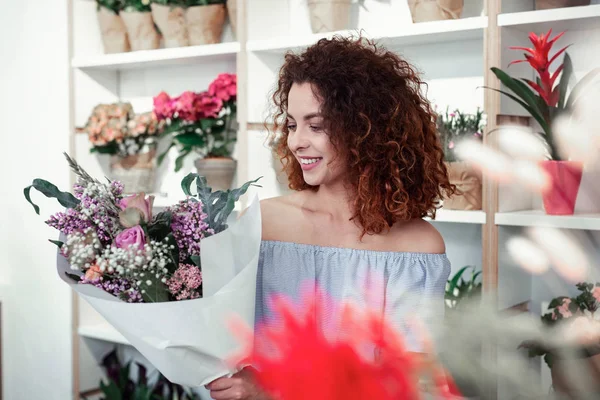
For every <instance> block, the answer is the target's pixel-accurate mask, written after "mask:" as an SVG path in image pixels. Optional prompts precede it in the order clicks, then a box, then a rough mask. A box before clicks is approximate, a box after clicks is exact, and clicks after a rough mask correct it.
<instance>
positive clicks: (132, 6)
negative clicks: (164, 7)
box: [121, 0, 152, 12]
mask: <svg viewBox="0 0 600 400" xmlns="http://www.w3.org/2000/svg"><path fill="white" fill-rule="evenodd" d="M121 1H122V2H123V11H125V12H150V11H152V8H151V7H150V0H121Z"/></svg>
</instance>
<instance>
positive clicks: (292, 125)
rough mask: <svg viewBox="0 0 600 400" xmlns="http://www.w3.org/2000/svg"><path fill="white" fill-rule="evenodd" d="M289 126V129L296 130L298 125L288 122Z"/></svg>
mask: <svg viewBox="0 0 600 400" xmlns="http://www.w3.org/2000/svg"><path fill="white" fill-rule="evenodd" d="M287 128H288V131H294V130H296V125H294V124H288V126H287Z"/></svg>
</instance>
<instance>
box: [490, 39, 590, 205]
mask: <svg viewBox="0 0 600 400" xmlns="http://www.w3.org/2000/svg"><path fill="white" fill-rule="evenodd" d="M551 33H552V29H550V30H549V31H548V33H546V34H541V35H539V36H538V35H536V34H535V33H533V32H532V33H530V34H529V39H530V40H531V42H532V43H533V48H525V47H514V46H513V47H510V48H511V49H518V50H524V51H525V52H526V53H525V59H524V60H516V61H512V62H511V63H510V64H509V66H510V65H512V64H516V63H521V62H527V63H529V65H531V67H532V68H533V69H534V71H535V72H536V73H537V75H538V77H537V79H536V81H535V82H534V81H532V80H531V79H527V78H519V79H516V78H513V77H511V76H510V75H508V74H507V73H506V72H504V71H503V70H501V69H499V68H496V67H492V68H491V70H492V72H493V73H494V74H495V75H496V77H497V78H498V79H499V80H500V81H501V82H502V83H503V84H504V85H505V86H506V87H507V88H508V89H509V90H510V91H511V92H512V93H509V92H506V91H504V90H498V91H499V92H500V93H502V94H503V95H505V96H507V97H509V98H510V99H512V100H514V101H516V102H517V103H518V104H519V105H520V106H521V107H523V108H524V109H525V110H526V111H527V112H528V113H529V114H530V115H531V116H532V117H533V119H534V120H535V121H537V123H538V124H539V125H540V127H541V129H542V131H543V138H544V141H545V142H546V144H547V148H548V157H547V158H548V159H547V160H543V161H542V162H541V168H543V170H544V171H545V172H546V173H547V175H548V176H549V178H550V179H551V184H550V185H549V188H548V189H547V190H546V191H545V192H544V193H543V194H542V200H543V203H544V209H545V210H546V213H548V214H554V215H570V214H573V212H574V208H575V201H576V199H577V193H578V191H579V185H580V183H581V176H582V173H583V164H582V163H581V162H579V161H573V160H567V159H565V158H564V155H563V154H561V152H560V149H559V147H558V145H557V142H556V138H555V136H554V132H553V126H552V125H553V122H554V120H555V118H557V117H558V116H560V115H562V114H563V113H568V112H570V111H571V109H572V108H573V107H574V106H575V104H576V103H577V101H578V97H579V96H580V94H581V90H582V88H583V86H584V85H583V83H585V82H586V81H587V80H589V77H591V76H593V74H596V73H597V71H592V72H590V73H589V74H588V75H587V76H586V77H584V78H582V79H581V80H580V81H579V82H578V83H577V84H576V85H575V86H574V87H573V88H572V90H571V91H570V93H567V91H568V89H569V84H570V81H571V78H572V75H573V66H572V64H571V59H570V57H569V55H568V54H567V53H566V49H567V47H566V46H565V47H563V48H562V49H560V50H559V51H557V52H556V53H555V54H554V55H553V56H552V57H550V56H549V54H550V50H551V49H552V46H553V45H554V43H555V42H556V41H557V40H558V39H559V38H560V37H561V36H562V35H563V34H564V32H561V33H560V34H558V35H556V36H555V37H554V38H552V39H550V35H551ZM563 52H564V59H563V62H562V64H560V65H559V66H558V67H557V68H556V69H555V70H554V72H552V73H551V72H550V68H551V64H552V63H553V62H554V61H555V60H557V59H558V57H559V56H560V55H561V54H562V53H563ZM559 76H560V79H558V77H559ZM492 90H496V89H493V88H492Z"/></svg>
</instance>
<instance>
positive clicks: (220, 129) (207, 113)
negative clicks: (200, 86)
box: [154, 74, 237, 171]
mask: <svg viewBox="0 0 600 400" xmlns="http://www.w3.org/2000/svg"><path fill="white" fill-rule="evenodd" d="M236 96H237V79H236V75H234V74H220V75H219V76H217V78H216V79H215V80H214V81H213V82H212V83H211V84H210V85H209V87H208V90H207V91H204V92H199V93H196V92H192V91H186V92H183V93H182V94H181V95H180V96H178V97H174V98H172V97H170V96H169V95H168V94H167V93H165V92H161V93H160V94H159V95H158V96H156V97H155V98H154V113H155V114H156V116H157V118H158V120H159V121H160V122H162V123H164V124H165V126H164V129H163V135H168V136H171V139H172V140H171V144H170V146H169V147H168V149H167V150H166V151H165V152H164V153H163V154H161V155H160V156H159V157H158V163H159V164H160V163H162V161H163V159H164V157H165V156H166V154H167V153H168V151H169V150H170V149H171V148H172V147H173V146H177V148H178V150H179V156H178V157H177V159H176V160H175V171H179V170H180V169H181V167H182V165H183V159H184V158H185V157H186V156H188V155H189V154H191V153H192V152H195V153H197V154H199V155H200V157H202V158H206V157H231V153H232V150H233V149H232V148H231V146H232V144H233V143H234V142H235V129H233V127H232V124H233V122H234V121H235V120H236V112H237V105H236V104H237V97H236Z"/></svg>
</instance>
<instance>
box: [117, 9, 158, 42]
mask: <svg viewBox="0 0 600 400" xmlns="http://www.w3.org/2000/svg"><path fill="white" fill-rule="evenodd" d="M122 1H123V11H122V12H121V14H120V15H121V17H122V18H123V22H124V23H125V27H126V28H127V34H128V35H129V42H130V43H131V49H132V50H134V51H135V50H152V49H158V47H159V45H160V36H159V34H158V32H157V31H156V27H155V26H154V20H153V19H152V12H151V11H152V10H151V8H150V0H122Z"/></svg>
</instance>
